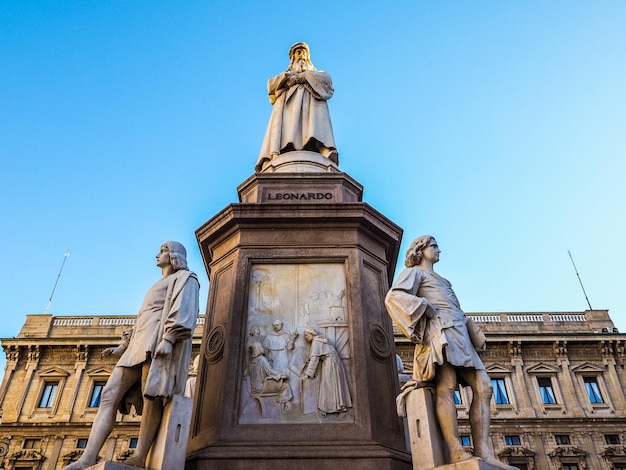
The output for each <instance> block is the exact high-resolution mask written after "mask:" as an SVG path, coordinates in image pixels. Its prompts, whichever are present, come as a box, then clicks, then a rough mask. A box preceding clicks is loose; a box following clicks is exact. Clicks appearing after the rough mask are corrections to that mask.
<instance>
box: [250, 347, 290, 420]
mask: <svg viewBox="0 0 626 470" xmlns="http://www.w3.org/2000/svg"><path fill="white" fill-rule="evenodd" d="M264 353H265V350H264V349H263V346H262V345H261V344H260V343H252V344H251V345H250V362H249V364H248V376H249V377H250V392H251V394H252V395H253V396H254V395H257V394H265V395H275V396H276V401H277V402H278V403H280V405H281V409H282V410H283V411H289V410H291V408H292V405H291V399H292V398H293V395H292V394H291V390H290V388H289V385H287V383H286V381H287V375H286V374H283V373H281V372H279V371H277V370H275V369H274V368H272V366H271V365H270V363H269V361H268V359H267V358H266V357H265V356H264Z"/></svg>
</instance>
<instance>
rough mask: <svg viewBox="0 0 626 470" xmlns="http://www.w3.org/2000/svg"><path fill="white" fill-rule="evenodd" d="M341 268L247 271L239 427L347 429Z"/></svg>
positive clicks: (345, 325)
mask: <svg viewBox="0 0 626 470" xmlns="http://www.w3.org/2000/svg"><path fill="white" fill-rule="evenodd" d="M348 315H349V310H348V306H347V297H346V275H345V271H344V264H343V263H306V264H305V263H303V264H255V265H253V266H252V268H251V271H250V282H249V292H248V311H247V319H246V328H245V331H246V338H245V340H244V341H243V342H242V343H243V348H244V351H243V357H244V358H245V359H244V361H243V363H242V365H241V378H242V380H241V382H240V383H241V387H240V410H239V411H240V413H239V423H240V424H252V423H254V424H261V423H268V424H269V423H272V424H274V423H328V422H352V421H353V420H354V417H353V413H352V390H353V383H352V379H351V373H350V366H351V353H350V340H349V328H348V325H349V321H348V320H349V318H348Z"/></svg>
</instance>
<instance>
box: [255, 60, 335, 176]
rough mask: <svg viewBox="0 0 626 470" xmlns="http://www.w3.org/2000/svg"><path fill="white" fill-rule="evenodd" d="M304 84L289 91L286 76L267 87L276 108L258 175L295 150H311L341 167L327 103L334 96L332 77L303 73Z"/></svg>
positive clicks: (262, 152)
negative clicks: (273, 162) (272, 162)
mask: <svg viewBox="0 0 626 470" xmlns="http://www.w3.org/2000/svg"><path fill="white" fill-rule="evenodd" d="M302 76H303V78H304V80H305V82H304V83H299V84H296V85H293V86H291V87H290V88H287V86H286V85H285V80H286V79H287V73H286V72H283V73H281V74H279V75H277V76H275V77H273V78H270V79H269V81H268V84H267V88H268V94H269V99H270V103H272V104H273V105H274V108H273V109H272V115H271V117H270V122H269V124H268V126H267V131H266V133H265V139H264V140H263V146H262V147H261V153H260V155H259V160H258V162H257V164H256V171H261V169H262V168H263V163H265V162H267V161H269V160H271V159H272V158H273V157H274V156H276V155H280V154H281V153H285V152H289V151H293V150H311V151H315V152H318V153H321V154H322V155H324V156H325V157H328V158H330V159H331V161H333V162H334V163H335V164H337V163H338V158H337V150H336V147H335V139H334V137H333V128H332V125H331V122H330V113H329V111H328V104H327V103H326V100H328V99H329V98H330V97H331V96H333V92H334V90H333V84H332V80H331V78H330V75H329V74H327V73H326V72H321V71H307V72H302Z"/></svg>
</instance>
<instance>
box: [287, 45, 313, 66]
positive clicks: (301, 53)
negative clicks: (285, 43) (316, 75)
mask: <svg viewBox="0 0 626 470" xmlns="http://www.w3.org/2000/svg"><path fill="white" fill-rule="evenodd" d="M289 60H290V63H289V70H291V71H293V72H305V71H307V70H311V71H314V70H316V69H315V67H314V66H313V63H312V62H311V51H310V50H309V45H308V44H307V43H306V42H297V43H295V44H294V45H293V46H291V48H290V49H289Z"/></svg>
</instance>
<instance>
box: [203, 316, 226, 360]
mask: <svg viewBox="0 0 626 470" xmlns="http://www.w3.org/2000/svg"><path fill="white" fill-rule="evenodd" d="M225 342H226V329H225V328H224V326H223V325H217V326H216V327H215V328H213V329H212V330H211V332H210V333H209V336H208V337H207V347H206V351H205V353H204V355H205V357H206V360H207V361H208V362H209V363H210V364H214V363H216V362H219V361H220V359H222V355H223V354H224V344H225Z"/></svg>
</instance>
